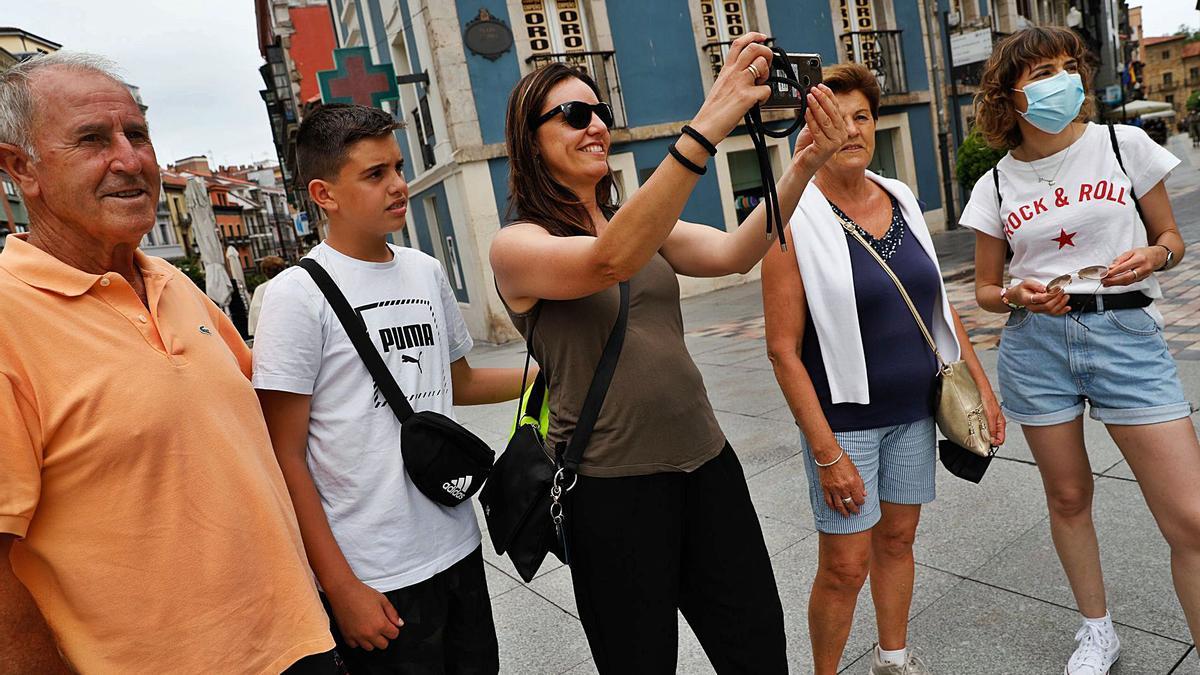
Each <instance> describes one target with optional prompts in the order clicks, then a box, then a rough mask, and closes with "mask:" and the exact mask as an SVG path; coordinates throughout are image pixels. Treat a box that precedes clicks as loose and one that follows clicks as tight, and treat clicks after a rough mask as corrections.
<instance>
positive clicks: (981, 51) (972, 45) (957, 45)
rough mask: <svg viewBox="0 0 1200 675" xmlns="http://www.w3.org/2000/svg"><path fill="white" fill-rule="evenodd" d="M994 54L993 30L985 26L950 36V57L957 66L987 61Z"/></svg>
mask: <svg viewBox="0 0 1200 675" xmlns="http://www.w3.org/2000/svg"><path fill="white" fill-rule="evenodd" d="M991 55H992V30H991V29H990V28H983V29H980V30H975V31H971V32H968V33H955V34H953V35H951V36H950V58H951V61H952V62H953V63H954V65H956V66H965V65H967V64H968V63H976V62H978V61H987V60H988V57H989V56H991Z"/></svg>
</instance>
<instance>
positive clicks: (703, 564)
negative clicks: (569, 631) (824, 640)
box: [566, 445, 788, 675]
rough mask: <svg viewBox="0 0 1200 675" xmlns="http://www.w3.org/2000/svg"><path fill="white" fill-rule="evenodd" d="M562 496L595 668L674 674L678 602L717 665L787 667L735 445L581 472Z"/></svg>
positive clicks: (744, 669)
mask: <svg viewBox="0 0 1200 675" xmlns="http://www.w3.org/2000/svg"><path fill="white" fill-rule="evenodd" d="M569 495H570V501H569V503H568V504H567V520H566V523H567V536H568V545H569V546H570V561H571V575H572V578H573V580H574V586H575V601H576V603H577V605H578V606H579V616H580V619H581V620H582V622H583V628H584V631H585V632H586V633H587V637H588V643H589V645H590V646H591V649H592V656H593V658H594V660H595V662H596V667H597V669H598V670H599V671H600V672H601V673H604V674H608V673H621V674H625V673H656V674H657V673H674V672H675V668H676V661H677V658H678V649H679V647H678V638H679V635H678V616H677V613H676V612H677V611H680V612H682V613H683V616H684V618H685V619H687V622H688V624H690V625H691V627H692V630H693V631H695V633H696V637H697V638H699V640H700V644H701V646H702V647H703V648H704V651H705V653H706V654H707V655H708V658H709V660H710V661H711V662H712V665H713V667H714V668H715V669H716V671H717V672H718V673H722V674H724V673H755V674H757V675H765V674H771V673H787V670H788V667H787V654H786V638H785V636H784V630H783V606H782V604H781V603H780V601H779V592H778V590H777V589H776V587H775V575H774V573H773V572H772V570H771V561H770V558H769V557H768V555H767V547H766V544H765V543H764V541H763V535H762V529H761V528H760V527H759V524H758V516H757V515H756V514H755V512H754V505H753V504H752V503H751V501H750V492H749V490H748V489H747V487H746V476H745V474H744V473H743V472H742V466H741V464H740V463H739V462H738V459H737V455H735V454H734V452H733V449H732V448H730V447H729V446H728V445H726V446H725V449H724V450H723V451H722V452H721V454H720V455H718V456H717V457H716V458H714V459H712V460H710V461H709V462H707V463H706V464H704V465H703V466H701V467H700V468H699V469H696V470H695V471H693V472H691V473H660V474H653V475H649V476H632V477H628V478H588V477H585V476H580V478H579V483H578V484H577V485H576V486H575V489H574V490H572V491H571V492H570V493H569Z"/></svg>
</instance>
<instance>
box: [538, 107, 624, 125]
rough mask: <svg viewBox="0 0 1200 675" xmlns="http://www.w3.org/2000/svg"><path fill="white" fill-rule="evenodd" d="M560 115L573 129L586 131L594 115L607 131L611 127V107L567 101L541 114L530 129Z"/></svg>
mask: <svg viewBox="0 0 1200 675" xmlns="http://www.w3.org/2000/svg"><path fill="white" fill-rule="evenodd" d="M559 113H562V116H563V119H564V120H565V121H566V122H567V124H570V125H571V126H572V127H573V128H575V129H586V128H588V125H589V124H591V123H592V114H593V113H594V114H595V115H596V116H597V117H599V118H600V121H601V122H603V123H604V126H606V127H608V128H609V129H611V128H612V125H613V111H612V106H610V105H609V104H607V103H605V102H603V101H601V102H600V103H584V102H583V101H567V102H566V103H563V104H562V105H557V106H554V107H553V108H551V109H550V110H548V111H547V112H545V113H544V114H542V116H541V117H538V118H537V119H534V120H532V121H531V124H530V128H532V129H537V128H538V127H540V126H542V125H543V124H545V123H546V122H549V121H550V120H551V119H553V118H554V116H555V115H557V114H559Z"/></svg>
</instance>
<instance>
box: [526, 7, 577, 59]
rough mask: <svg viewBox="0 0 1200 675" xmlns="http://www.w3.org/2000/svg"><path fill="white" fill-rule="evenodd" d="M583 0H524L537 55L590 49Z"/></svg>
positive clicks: (531, 43) (531, 42) (528, 30)
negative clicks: (581, 0)
mask: <svg viewBox="0 0 1200 675" xmlns="http://www.w3.org/2000/svg"><path fill="white" fill-rule="evenodd" d="M581 4H582V3H581V2H580V1H579V0H522V1H521V14H522V17H523V18H524V20H525V32H526V36H527V38H528V40H529V51H530V52H531V53H532V54H533V55H534V56H538V55H543V54H565V53H567V52H586V51H588V49H589V48H590V47H591V37H590V34H589V32H588V25H587V18H586V16H585V12H584V8H583V7H581V6H580V5H581Z"/></svg>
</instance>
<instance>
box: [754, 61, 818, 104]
mask: <svg viewBox="0 0 1200 675" xmlns="http://www.w3.org/2000/svg"><path fill="white" fill-rule="evenodd" d="M789 65H790V66H791V68H788V66H789ZM771 77H773V78H780V79H786V80H793V81H795V82H796V83H797V84H799V85H800V88H799V89H797V88H795V87H793V86H791V85H790V84H788V83H786V82H771V83H770V85H771V98H769V99H767V100H766V102H765V103H763V104H762V109H763V110H795V109H799V108H803V107H804V97H805V96H807V95H808V90H809V88H811V87H813V86H815V85H818V84H820V83H821V55H820V54H788V55H787V62H786V63H785V62H784V61H783V60H782V59H781V58H780V57H779V56H776V57H775V58H774V59H772V60H771Z"/></svg>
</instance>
